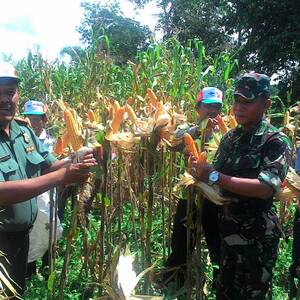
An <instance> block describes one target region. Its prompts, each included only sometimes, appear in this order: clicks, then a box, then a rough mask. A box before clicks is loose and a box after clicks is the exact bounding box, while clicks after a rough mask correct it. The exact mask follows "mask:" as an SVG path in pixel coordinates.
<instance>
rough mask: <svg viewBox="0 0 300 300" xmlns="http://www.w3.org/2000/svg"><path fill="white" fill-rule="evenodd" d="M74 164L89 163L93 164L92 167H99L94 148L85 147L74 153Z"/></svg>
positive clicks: (72, 157)
mask: <svg viewBox="0 0 300 300" xmlns="http://www.w3.org/2000/svg"><path fill="white" fill-rule="evenodd" d="M71 159H72V163H73V164H74V163H84V164H86V163H88V164H93V165H92V166H95V165H97V161H96V159H95V157H94V150H93V149H92V148H88V147H83V148H81V149H79V150H78V151H76V152H75V153H73V155H72V156H71Z"/></svg>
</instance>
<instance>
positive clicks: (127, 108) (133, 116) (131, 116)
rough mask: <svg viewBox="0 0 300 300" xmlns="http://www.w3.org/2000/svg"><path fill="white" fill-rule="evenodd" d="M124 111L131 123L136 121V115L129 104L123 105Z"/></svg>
mask: <svg viewBox="0 0 300 300" xmlns="http://www.w3.org/2000/svg"><path fill="white" fill-rule="evenodd" d="M125 111H126V112H127V114H128V117H129V119H130V120H131V122H132V123H133V124H135V121H136V119H137V117H136V114H135V112H134V110H133V109H132V107H131V106H130V105H129V104H126V105H125Z"/></svg>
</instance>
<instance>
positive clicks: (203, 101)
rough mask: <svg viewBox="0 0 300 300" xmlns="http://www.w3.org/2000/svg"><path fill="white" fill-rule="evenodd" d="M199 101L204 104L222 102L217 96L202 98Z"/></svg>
mask: <svg viewBox="0 0 300 300" xmlns="http://www.w3.org/2000/svg"><path fill="white" fill-rule="evenodd" d="M201 102H202V103H204V104H213V103H219V104H223V101H222V100H220V99H217V98H210V99H203V100H202V101H201Z"/></svg>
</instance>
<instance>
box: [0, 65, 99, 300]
mask: <svg viewBox="0 0 300 300" xmlns="http://www.w3.org/2000/svg"><path fill="white" fill-rule="evenodd" d="M19 81H20V80H19V78H18V77H17V75H16V73H15V69H14V68H13V66H12V65H10V64H8V63H5V62H3V63H0V194H1V198H0V252H2V253H4V254H5V257H4V256H0V265H1V267H4V268H5V269H6V271H7V274H8V275H9V277H10V279H11V280H13V281H14V282H12V281H11V283H12V285H13V287H14V288H15V290H16V291H17V292H18V293H19V294H20V295H21V294H22V293H23V291H24V288H25V274H26V265H27V257H28V245H29V231H30V229H31V227H32V225H33V223H34V221H35V218H36V215H37V201H36V196H37V195H40V194H42V193H43V192H45V191H47V190H49V189H51V188H54V187H55V186H57V185H59V184H71V183H76V182H81V181H84V180H86V179H87V177H88V176H89V171H90V167H93V166H94V165H96V161H95V159H94V157H93V154H92V150H90V151H86V152H85V154H84V155H82V157H81V158H80V162H79V163H72V162H71V161H69V160H62V161H57V160H56V158H55V157H54V156H52V155H51V154H50V153H49V151H48V150H47V149H46V148H45V147H44V146H43V145H42V143H41V142H40V141H39V139H38V138H37V137H36V135H35V134H34V132H33V131H32V129H31V128H29V127H28V125H27V123H26V121H24V120H21V119H18V118H15V113H16V110H17V106H18V98H19V96H18V85H19ZM10 299H12V298H10Z"/></svg>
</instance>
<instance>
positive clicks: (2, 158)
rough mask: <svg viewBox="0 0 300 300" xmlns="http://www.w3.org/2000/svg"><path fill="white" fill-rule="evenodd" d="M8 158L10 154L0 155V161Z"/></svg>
mask: <svg viewBox="0 0 300 300" xmlns="http://www.w3.org/2000/svg"><path fill="white" fill-rule="evenodd" d="M9 159H10V154H7V155H5V156H2V157H0V162H4V161H7V160H9Z"/></svg>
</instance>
